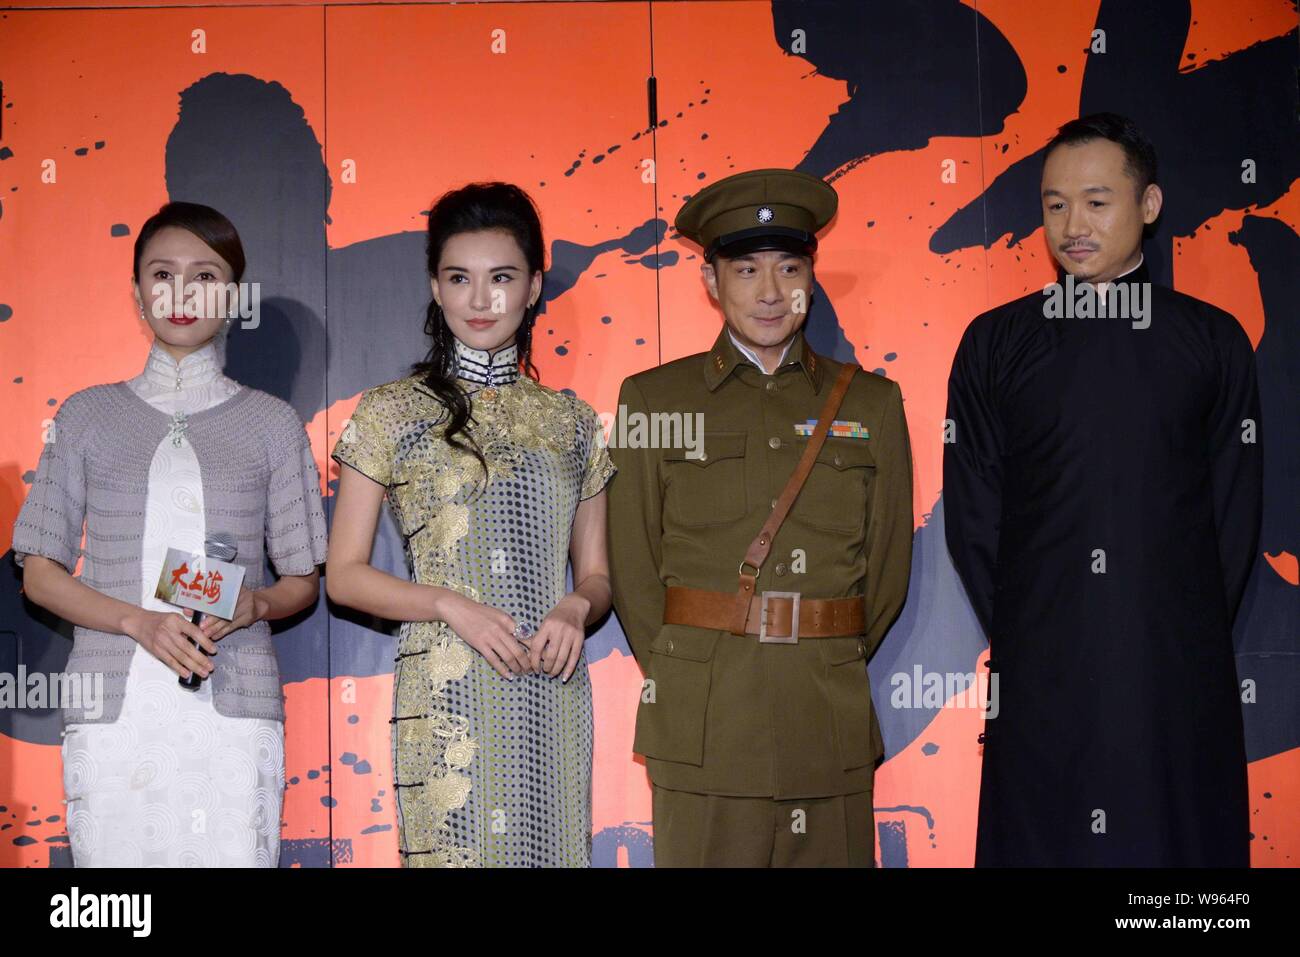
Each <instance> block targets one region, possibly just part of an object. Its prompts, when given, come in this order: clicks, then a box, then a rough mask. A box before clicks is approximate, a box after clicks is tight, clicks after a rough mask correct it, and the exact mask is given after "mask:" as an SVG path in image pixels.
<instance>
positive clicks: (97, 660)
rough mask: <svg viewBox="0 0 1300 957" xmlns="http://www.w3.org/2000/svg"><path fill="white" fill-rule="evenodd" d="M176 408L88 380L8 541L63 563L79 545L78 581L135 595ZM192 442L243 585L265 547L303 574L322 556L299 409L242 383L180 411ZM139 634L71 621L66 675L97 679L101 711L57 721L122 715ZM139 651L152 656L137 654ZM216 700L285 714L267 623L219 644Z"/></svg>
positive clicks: (50, 445)
mask: <svg viewBox="0 0 1300 957" xmlns="http://www.w3.org/2000/svg"><path fill="white" fill-rule="evenodd" d="M171 422H172V418H171V416H170V415H168V414H167V413H165V412H162V411H161V410H159V409H156V408H154V407H153V406H152V405H150V404H149V403H148V402H146V401H145V400H144V399H142V398H140V397H139V396H137V395H136V394H135V392H133V391H132V390H131V387H130V386H129V385H128V384H127V383H125V382H114V383H111V384H108V385H97V386H91V387H90V388H88V389H83V390H81V391H80V392H77V393H74V394H73V395H71V396H69V397H68V399H67V400H66V401H65V402H64V403H63V405H62V406H60V407H59V411H58V412H57V413H56V414H55V416H54V428H53V430H52V433H51V434H50V435H49V436H48V440H47V442H46V444H45V449H44V451H42V453H41V458H40V464H39V465H38V466H37V469H36V477H35V479H34V481H33V482H32V487H31V491H30V492H29V493H28V495H27V501H26V502H24V503H23V507H22V510H21V511H20V512H19V513H18V519H17V521H16V522H15V523H14V540H13V550H14V556H15V559H16V561H17V562H18V564H19V565H22V564H23V562H24V559H25V557H26V556H27V555H42V556H44V557H46V558H49V559H52V560H54V561H56V562H58V563H59V564H61V565H62V566H63V567H64V568H66V569H68V571H69V572H73V571H74V570H75V569H76V566H77V559H78V557H79V556H80V555H81V554H83V552H82V549H81V537H82V526H83V522H84V525H85V534H86V545H85V551H84V554H85V563H84V565H83V567H82V571H81V576H80V580H81V581H82V582H83V583H85V584H86V585H89V586H90V587H91V588H94V589H95V590H96V591H100V592H103V593H104V594H106V595H111V596H112V597H114V598H118V599H121V600H122V601H124V602H127V603H129V604H132V605H136V606H138V605H139V604H140V558H141V556H140V550H141V548H142V539H143V530H144V520H145V504H146V499H147V498H148V492H149V467H150V464H151V463H152V461H153V457H154V452H155V451H156V450H157V448H158V443H159V442H161V441H162V440H163V438H164V437H166V435H167V434H168V432H169V431H170V429H171ZM185 434H186V438H187V439H188V440H189V443H190V445H191V447H192V448H193V449H194V454H195V456H196V457H197V459H198V463H199V471H200V475H201V477H202V482H203V514H204V521H205V523H206V524H205V527H206V529H207V531H208V534H209V535H211V534H212V533H213V532H228V533H230V534H231V535H232V536H233V537H234V540H235V542H236V545H237V547H238V552H237V554H236V557H235V561H236V562H237V563H238V564H240V565H243V566H244V568H245V573H244V584H245V586H246V587H247V588H249V589H257V588H261V587H262V586H263V570H264V568H265V566H266V558H267V557H268V556H269V557H270V559H271V563H272V564H273V565H274V567H275V570H276V572H277V573H278V574H280V575H306V574H309V573H310V572H311V571H312V569H313V568H315V566H316V565H318V564H320V563H321V562H323V561H324V560H325V544H326V533H325V516H324V513H323V511H322V509H321V496H320V472H319V470H318V469H317V467H316V460H315V457H314V456H313V455H312V451H311V444H310V442H309V441H308V439H307V433H306V431H305V430H304V428H303V424H302V420H301V419H300V418H299V417H298V413H297V412H296V411H294V409H293V407H292V406H290V405H289V404H288V403H286V402H283V401H281V400H280V399H277V398H275V397H274V396H272V395H268V394H267V393H265V392H261V391H259V390H257V389H251V388H248V387H247V386H245V387H242V388H240V389H239V391H238V392H236V393H235V394H234V395H232V396H231V397H230V398H228V399H226V400H225V401H223V402H221V403H220V404H219V405H215V406H213V407H211V408H209V409H204V410H203V411H201V412H195V413H192V414H190V415H189V416H188V418H187V423H186V433H185ZM136 647H137V646H136V642H135V641H134V640H133V639H132V638H130V637H129V636H127V635H114V634H109V633H107V632H102V631H95V630H92V629H90V628H83V627H81V626H80V625H78V626H76V628H75V629H74V638H73V644H72V654H71V656H70V657H69V658H68V663H67V666H66V668H65V671H66V672H67V673H69V674H76V673H90V674H94V673H96V672H101V673H103V675H104V683H103V688H104V700H103V702H102V705H103V707H102V713H101V714H100V715H99V716H98V717H96V718H92V717H90V714H89V712H91V711H93V710H94V709H93V708H91V707H88V706H87V703H85V702H83V703H82V706H81V707H65V708H64V709H63V720H64V723H65V725H66V724H70V723H73V722H86V723H96V724H106V723H111V722H114V721H116V720H117V719H118V717H119V715H120V714H121V711H122V699H123V697H124V696H125V693H126V678H127V672H128V670H129V669H130V666H131V656H132V655H133V654H134V653H135V651H136ZM140 653H141V654H148V653H149V652H147V651H144V650H143V649H142V650H141V651H140ZM212 664H213V672H212V675H211V677H210V678H208V679H207V680H209V681H211V682H212V693H213V705H214V706H215V708H216V710H217V711H218V712H219V713H220V714H223V715H228V716H230V717H243V718H272V719H275V720H279V721H283V720H284V693H283V691H282V689H281V687H280V671H279V666H278V663H277V661H276V657H275V648H274V646H273V645H272V644H271V629H270V626H269V625H268V624H267V623H266V622H265V621H259V622H256V623H254V624H253V625H251V626H250V627H248V628H241V629H239V630H238V631H234V632H231V633H230V634H229V635H227V636H226V637H225V638H223V639H221V640H220V641H219V642H217V654H216V656H215V657H214V658H213V659H212Z"/></svg>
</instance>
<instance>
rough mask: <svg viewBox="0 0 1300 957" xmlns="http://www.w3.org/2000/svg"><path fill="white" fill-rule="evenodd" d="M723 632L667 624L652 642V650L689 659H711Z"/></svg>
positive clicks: (670, 656)
mask: <svg viewBox="0 0 1300 957" xmlns="http://www.w3.org/2000/svg"><path fill="white" fill-rule="evenodd" d="M719 637H721V632H717V631H708V630H706V629H703V628H690V627H687V626H684V625H683V626H671V625H669V626H665V627H664V629H663V630H662V631H661V632H660V633H659V634H658V635H656V636H655V639H654V641H652V642H650V651H651V652H652V653H653V654H657V655H666V656H668V657H669V658H685V659H686V660H687V661H710V660H712V658H713V651H714V649H715V648H716V647H717V644H718V638H719Z"/></svg>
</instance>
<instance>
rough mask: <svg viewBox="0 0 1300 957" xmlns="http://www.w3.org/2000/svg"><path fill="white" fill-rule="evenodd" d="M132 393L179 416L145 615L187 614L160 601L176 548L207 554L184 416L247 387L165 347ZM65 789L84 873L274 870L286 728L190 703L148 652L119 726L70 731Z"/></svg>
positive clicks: (161, 466)
mask: <svg viewBox="0 0 1300 957" xmlns="http://www.w3.org/2000/svg"><path fill="white" fill-rule="evenodd" d="M128 384H129V385H130V387H131V389H132V390H133V391H134V392H135V393H136V394H137V395H138V396H140V397H141V398H142V399H144V400H145V401H146V402H148V403H149V404H150V405H152V406H154V407H155V408H157V409H160V410H161V411H163V412H165V413H167V414H168V415H172V416H174V417H175V418H176V422H175V424H174V425H173V429H172V432H171V433H170V434H169V435H168V436H167V437H166V438H164V439H163V440H162V442H161V443H160V444H159V446H158V449H157V451H155V453H154V457H153V462H152V464H151V467H150V470H149V493H148V500H147V506H146V518H145V527H144V541H143V547H142V549H141V576H140V605H141V606H142V607H144V608H147V609H150V610H152V611H177V610H178V609H177V608H176V607H175V606H172V605H169V604H166V603H165V602H162V601H159V600H158V599H156V598H154V597H153V592H154V588H155V587H156V585H157V583H158V576H159V574H160V573H161V571H162V564H163V558H164V556H165V554H166V551H167V548H168V547H169V546H174V547H178V548H184V549H187V550H192V551H196V552H197V551H202V550H203V544H204V536H205V533H206V530H205V528H204V515H203V483H202V480H201V477H200V474H199V464H198V460H197V459H196V457H195V455H194V451H193V449H192V448H191V447H190V444H189V441H188V440H187V439H186V438H185V435H184V431H183V427H182V426H181V423H182V422H183V419H182V418H181V416H184V415H193V414H194V413H196V412H200V411H202V410H204V409H208V408H211V407H213V406H215V405H219V404H220V403H222V402H224V401H225V400H226V399H228V398H230V397H231V396H232V395H233V394H234V393H235V392H236V391H238V389H239V384H238V383H236V382H234V381H233V380H231V379H229V378H227V377H226V376H224V375H222V374H221V364H220V361H219V356H218V354H217V351H216V349H215V347H214V346H213V345H212V344H211V343H209V344H208V345H206V346H204V347H203V348H202V349H199V350H198V351H196V352H194V353H192V354H190V355H188V356H186V357H185V358H184V359H183V360H181V362H180V363H177V362H176V360H175V359H174V358H173V357H172V356H171V355H170V354H169V353H168V352H167V351H166V350H164V349H162V348H161V347H160V346H159V345H158V344H157V343H156V342H155V343H154V345H153V348H152V349H151V350H150V352H149V358H148V361H147V362H146V364H145V368H144V371H143V372H141V373H140V375H138V376H136V377H135V378H134V379H130V380H128ZM178 413H179V415H178ZM217 647H218V653H219V649H220V647H221V645H220V642H218V644H217ZM63 786H64V792H65V794H66V795H67V800H66V803H67V806H68V808H67V822H68V835H69V839H70V842H71V845H72V856H73V862H74V863H75V865H76V866H77V867H105V866H109V867H275V866H276V865H277V864H278V862H279V856H280V811H281V807H282V803H283V798H284V724H283V723H282V722H280V721H274V720H269V719H263V718H231V717H227V716H225V715H222V714H219V713H218V712H217V711H216V709H215V708H214V706H213V702H212V687H211V682H210V680H205V681H203V682H202V684H201V686H200V688H199V690H198V691H188V690H186V689H184V688H182V687H181V686H180V684H179V683H178V679H177V675H176V673H175V672H174V671H172V670H171V669H170V668H168V667H167V666H166V665H164V664H163V663H162V662H160V661H159V660H158V659H157V658H155V657H154V656H153V655H151V654H150V653H149V652H148V651H146V650H145V649H143V648H141V647H140V646H138V645H137V646H136V649H135V653H134V654H133V655H132V657H131V667H130V671H129V673H128V676H127V684H126V697H125V700H124V701H123V704H122V713H121V716H120V717H119V718H118V720H117V721H115V722H113V723H111V724H76V723H74V724H69V725H68V726H67V728H66V730H65V731H64V739H63Z"/></svg>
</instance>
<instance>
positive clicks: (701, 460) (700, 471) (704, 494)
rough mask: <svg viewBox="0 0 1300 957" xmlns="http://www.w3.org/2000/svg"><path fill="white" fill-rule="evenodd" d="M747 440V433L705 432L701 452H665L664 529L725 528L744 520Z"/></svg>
mask: <svg viewBox="0 0 1300 957" xmlns="http://www.w3.org/2000/svg"><path fill="white" fill-rule="evenodd" d="M745 440H746V433H744V432H706V433H704V447H703V448H702V449H699V450H692V449H665V450H664V477H665V483H666V494H665V496H664V523H665V525H674V524H676V525H690V526H696V525H725V524H727V523H729V522H735V521H738V520H739V519H741V518H742V517H743V516H744V514H745ZM688 455H690V456H696V455H698V457H691V458H688Z"/></svg>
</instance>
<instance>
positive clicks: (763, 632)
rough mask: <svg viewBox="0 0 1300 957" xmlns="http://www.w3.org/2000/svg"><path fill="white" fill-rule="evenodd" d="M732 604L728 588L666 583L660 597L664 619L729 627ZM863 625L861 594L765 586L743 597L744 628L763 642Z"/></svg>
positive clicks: (853, 631) (856, 631) (847, 631)
mask: <svg viewBox="0 0 1300 957" xmlns="http://www.w3.org/2000/svg"><path fill="white" fill-rule="evenodd" d="M735 607H736V595H735V593H734V592H725V591H705V590H704V589H703V588H683V587H681V586H678V585H671V586H669V588H668V590H667V593H666V595H665V598H664V624H666V625H693V626H695V627H696V628H714V629H717V630H718V631H730V630H731V623H732V613H733V612H734V611H735ZM865 630H866V609H865V607H864V605H863V601H862V596H860V595H859V596H858V597H856V598H803V597H802V596H800V594H799V593H798V592H787V591H765V592H762V593H761V594H759V595H755V596H754V597H753V598H752V599H751V600H750V602H749V614H748V615H747V616H746V618H745V634H748V635H757V636H758V640H759V641H761V642H763V643H765V644H770V643H776V644H788V645H793V644H795V643H797V642H798V641H799V639H800V638H832V637H835V636H838V635H860V634H862V633H863V632H864V631H865Z"/></svg>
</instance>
